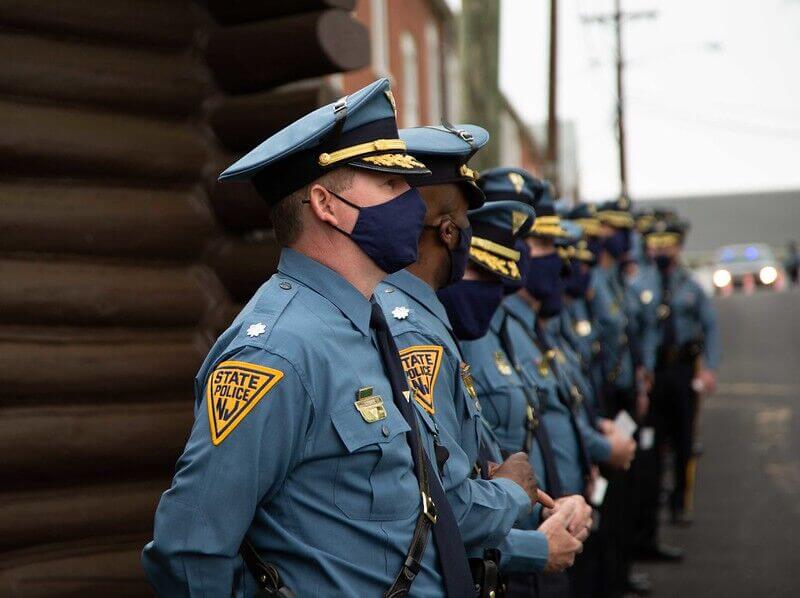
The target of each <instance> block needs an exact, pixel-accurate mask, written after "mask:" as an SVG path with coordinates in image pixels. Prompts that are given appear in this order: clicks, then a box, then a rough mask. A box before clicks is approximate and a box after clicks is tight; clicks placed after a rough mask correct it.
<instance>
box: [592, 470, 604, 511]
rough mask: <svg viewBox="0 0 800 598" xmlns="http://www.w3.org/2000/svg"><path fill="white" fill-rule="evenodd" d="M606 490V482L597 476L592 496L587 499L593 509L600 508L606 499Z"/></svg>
mask: <svg viewBox="0 0 800 598" xmlns="http://www.w3.org/2000/svg"><path fill="white" fill-rule="evenodd" d="M606 490H608V480H607V479H605V478H604V477H603V476H601V475H599V476H597V477H596V478H595V480H594V488H593V489H592V495H591V496H590V497H589V502H590V503H592V504H593V505H594V506H595V507H600V506H602V504H603V501H604V500H605V498H606Z"/></svg>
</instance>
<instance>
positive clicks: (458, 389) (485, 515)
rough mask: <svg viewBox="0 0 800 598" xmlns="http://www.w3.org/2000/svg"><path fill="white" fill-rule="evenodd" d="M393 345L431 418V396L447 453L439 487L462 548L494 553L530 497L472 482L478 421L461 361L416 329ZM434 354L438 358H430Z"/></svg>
mask: <svg viewBox="0 0 800 598" xmlns="http://www.w3.org/2000/svg"><path fill="white" fill-rule="evenodd" d="M395 340H396V341H397V345H398V347H399V348H400V356H401V361H402V362H403V368H404V370H405V372H406V376H407V378H408V380H409V386H410V387H411V388H412V389H414V396H415V400H417V402H418V403H419V405H420V406H421V407H422V408H423V410H425V411H427V412H429V413H430V410H429V409H426V408H425V405H428V406H430V398H427V399H426V397H432V403H433V413H432V414H431V418H432V419H433V420H435V422H436V427H437V429H438V436H439V442H440V443H441V444H442V445H443V446H444V447H445V448H446V449H447V451H448V453H449V457H448V459H447V462H446V464H445V467H444V476H443V480H442V482H443V486H444V490H445V493H446V495H447V501H448V502H449V503H450V506H451V507H452V509H453V513H454V514H455V517H456V521H457V522H458V527H459V530H460V531H461V536H462V539H463V541H464V544H465V545H466V547H467V549H468V550H469V549H471V548H473V547H483V548H493V547H495V546H497V545H498V544H499V543H500V542H501V541H502V539H503V538H504V537H505V536H506V535H507V534H508V532H509V530H510V529H511V527H512V526H513V525H514V522H515V521H516V520H517V519H519V518H521V517H523V516H526V515H527V514H528V513H529V512H530V509H531V501H530V498H529V497H528V495H527V493H526V492H525V491H524V490H523V489H522V487H520V486H519V485H518V484H516V483H514V482H512V481H511V480H508V479H501V478H499V479H496V480H481V479H472V478H471V477H470V475H471V474H472V472H473V467H474V465H475V462H476V460H477V457H478V454H477V448H478V433H479V431H478V427H477V425H478V423H479V420H478V416H477V413H473V412H472V409H474V407H473V406H472V405H473V404H472V401H471V400H469V401H468V400H466V398H465V396H464V393H465V392H466V391H465V389H464V387H463V386H462V382H461V370H460V367H461V362H460V360H459V358H458V357H457V356H455V355H453V354H452V353H451V352H450V351H448V350H447V349H445V348H444V346H443V343H442V342H441V341H440V340H439V339H438V338H436V337H435V336H432V335H431V336H428V335H423V334H420V333H419V332H417V331H416V330H407V331H402V332H400V333H397V334H395ZM432 354H437V355H438V357H436V358H432V357H431V355H432ZM412 356H415V358H414V359H412ZM419 363H428V364H437V365H436V366H435V367H434V366H431V367H432V369H426V368H425V367H422V368H420V367H415V364H419ZM433 432H434V433H436V431H433ZM462 443H463V446H462ZM468 451H469V452H468ZM431 460H432V461H434V459H433V458H432V459H431ZM434 462H435V461H434Z"/></svg>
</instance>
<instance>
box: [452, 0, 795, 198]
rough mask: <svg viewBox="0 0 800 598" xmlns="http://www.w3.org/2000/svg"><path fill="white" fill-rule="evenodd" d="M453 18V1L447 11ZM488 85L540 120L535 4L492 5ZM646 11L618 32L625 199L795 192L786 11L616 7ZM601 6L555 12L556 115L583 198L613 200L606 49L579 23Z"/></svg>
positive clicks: (695, 2) (699, 4) (729, 6)
mask: <svg viewBox="0 0 800 598" xmlns="http://www.w3.org/2000/svg"><path fill="white" fill-rule="evenodd" d="M451 4H452V5H455V6H456V7H457V6H458V5H459V4H460V2H459V1H458V0H451ZM501 4H502V18H501V36H502V37H501V40H502V41H501V75H500V79H501V81H500V85H501V87H502V89H503V90H504V91H505V92H506V94H507V95H508V97H509V98H510V100H511V101H512V102H513V104H514V105H515V106H516V107H517V109H518V110H519V112H520V113H521V114H522V115H523V117H524V118H526V119H528V120H529V121H531V122H534V123H536V122H540V121H543V120H544V119H545V118H546V104H547V93H546V90H547V44H548V29H547V23H548V15H549V4H550V2H549V0H502V3H501ZM622 5H623V10H627V11H643V10H656V11H658V16H657V18H656V19H654V20H640V21H635V22H630V23H628V24H627V25H626V26H625V30H624V31H625V45H626V48H625V54H626V56H627V59H628V62H629V67H628V69H627V76H626V81H627V84H626V85H627V93H626V97H627V108H628V114H627V121H626V122H627V134H628V160H629V167H628V168H629V174H628V177H629V186H630V190H631V193H632V195H633V197H634V198H643V197H648V196H649V197H653V196H664V195H681V194H695V193H715V192H727V191H743V190H754V189H791V188H798V189H800V0H623V2H622ZM612 7H613V0H559V11H560V14H559V18H560V33H561V36H560V44H559V52H560V75H559V111H560V116H561V117H562V118H567V119H572V120H574V121H575V122H576V125H577V129H578V146H579V163H580V172H581V184H582V190H583V194H584V196H585V197H587V198H589V199H601V198H607V197H610V196H612V195H614V194H616V193H617V191H618V188H619V184H618V175H617V170H618V166H617V153H616V140H615V129H614V94H615V87H614V85H615V83H614V69H613V48H614V46H613V35H612V29H611V26H610V25H596V24H595V25H585V24H583V23H582V22H581V16H582V15H595V14H601V13H608V12H609V11H610V10H611V8H612Z"/></svg>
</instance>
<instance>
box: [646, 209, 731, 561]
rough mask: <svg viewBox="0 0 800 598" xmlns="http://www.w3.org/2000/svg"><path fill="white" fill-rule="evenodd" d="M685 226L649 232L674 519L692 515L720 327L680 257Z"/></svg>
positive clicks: (657, 410)
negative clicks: (699, 417)
mask: <svg viewBox="0 0 800 598" xmlns="http://www.w3.org/2000/svg"><path fill="white" fill-rule="evenodd" d="M687 230H688V223H686V222H684V221H681V220H678V219H672V220H660V221H657V222H656V223H655V225H654V226H653V228H652V229H651V230H650V231H649V232H648V234H647V236H646V244H647V248H648V251H649V252H650V253H651V255H652V256H653V259H654V261H655V263H656V265H657V267H658V271H659V275H660V280H661V285H660V293H659V296H658V297H657V302H658V303H657V305H658V318H659V323H658V335H659V338H658V341H659V342H658V357H657V361H656V368H655V385H654V390H653V394H652V406H651V413H652V419H653V422H654V424H655V429H656V442H657V443H658V444H659V445H660V444H662V443H664V442H667V441H669V443H670V444H671V445H672V448H673V451H674V467H675V469H674V484H675V485H674V489H673V492H672V496H671V499H670V509H671V513H672V520H673V522H676V523H687V522H689V521H690V519H689V513H688V512H687V508H688V504H687V501H688V499H689V495H690V492H691V483H693V478H694V474H693V471H692V467H691V465H690V463H691V460H692V447H693V440H694V426H695V419H696V413H697V409H698V401H699V396H701V395H706V394H710V393H713V392H714V390H715V388H716V373H715V372H716V369H717V367H718V366H719V361H720V340H719V331H718V329H717V324H716V317H715V314H714V308H713V306H712V304H711V300H710V299H709V298H708V297H707V296H706V294H705V292H704V291H703V289H702V288H701V287H700V285H699V284H698V283H697V282H696V281H695V280H694V278H693V277H692V275H691V272H690V271H689V270H688V269H687V268H686V267H685V266H683V265H682V264H681V262H680V255H681V250H682V248H683V242H684V239H685V236H686V232H687ZM660 470H661V460H660V459H659V460H658V471H659V472H660ZM657 479H660V476H659V478H657ZM654 511H655V512H653V513H652V517H651V521H650V525H649V527H648V531H649V532H650V538H649V541H650V545H649V546H655V545H656V540H657V530H658V517H657V510H655V509H654ZM643 548H644V549H647V548H648V545H647V544H645V546H643Z"/></svg>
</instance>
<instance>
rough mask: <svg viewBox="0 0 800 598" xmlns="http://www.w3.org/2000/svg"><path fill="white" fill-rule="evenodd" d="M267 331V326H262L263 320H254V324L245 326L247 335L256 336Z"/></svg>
mask: <svg viewBox="0 0 800 598" xmlns="http://www.w3.org/2000/svg"><path fill="white" fill-rule="evenodd" d="M266 331H267V327H266V326H264V323H263V322H256V323H255V324H250V326H249V327H248V328H247V336H250V337H256V336H259V335H261V334H264V333H265V332H266Z"/></svg>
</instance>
